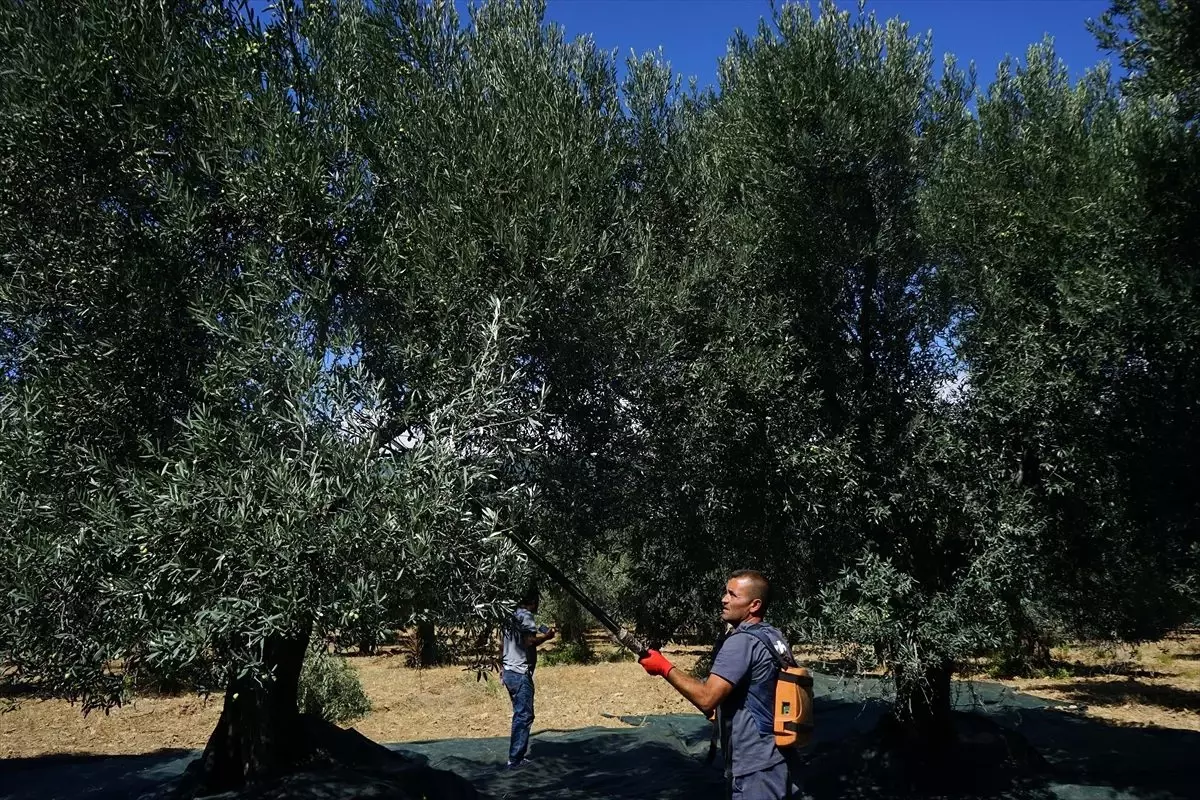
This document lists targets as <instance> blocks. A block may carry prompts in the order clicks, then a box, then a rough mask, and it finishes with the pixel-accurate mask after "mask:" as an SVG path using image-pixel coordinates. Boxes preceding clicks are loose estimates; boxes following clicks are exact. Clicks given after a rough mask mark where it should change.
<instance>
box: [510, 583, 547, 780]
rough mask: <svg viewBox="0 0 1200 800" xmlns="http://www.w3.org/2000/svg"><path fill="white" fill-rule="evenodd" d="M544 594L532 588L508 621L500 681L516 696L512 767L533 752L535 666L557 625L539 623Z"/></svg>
mask: <svg viewBox="0 0 1200 800" xmlns="http://www.w3.org/2000/svg"><path fill="white" fill-rule="evenodd" d="M540 601H541V595H540V594H539V593H538V590H537V588H536V587H533V588H530V589H529V590H528V591H527V592H526V593H525V596H524V597H522V598H521V602H520V604H519V605H518V606H517V608H516V610H515V611H514V612H513V614H512V616H511V617H509V618H508V619H507V620H506V621H505V623H504V638H503V648H504V650H503V665H504V668H503V670H501V672H500V681H501V682H502V683H503V684H504V688H505V689H508V696H509V697H510V698H511V699H512V704H513V720H512V736H511V737H510V738H509V742H508V764H507V765H506V766H507V768H508V769H513V768H515V767H519V766H521V764H523V763H524V762H525V761H526V758H525V754H526V753H527V752H529V731H530V730H531V729H532V728H533V670H534V669H535V668H536V667H537V647H538V645H539V644H542V643H544V642H548V641H550V640H551V639H553V638H554V634H555V631H554V629H553V628H547V627H546V626H545V625H542V626H540V627H539V626H538V624H537V622H536V621H535V620H534V618H533V615H534V614H536V613H537V610H538V604H539V602H540Z"/></svg>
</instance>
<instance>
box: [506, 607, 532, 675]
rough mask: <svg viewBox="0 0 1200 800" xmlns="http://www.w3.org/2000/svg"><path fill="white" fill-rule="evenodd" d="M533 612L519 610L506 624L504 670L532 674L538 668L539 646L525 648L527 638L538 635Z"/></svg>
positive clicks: (525, 609) (524, 609) (523, 609)
mask: <svg viewBox="0 0 1200 800" xmlns="http://www.w3.org/2000/svg"><path fill="white" fill-rule="evenodd" d="M537 629H538V628H537V623H536V622H535V621H534V619H533V612H532V611H530V610H529V609H527V608H518V609H517V610H516V611H514V612H513V613H512V616H511V617H509V618H508V619H507V620H506V621H505V623H504V639H503V645H504V653H503V661H504V668H505V669H506V670H508V671H509V672H521V673H526V672H528V673H532V672H533V670H534V667H536V666H537V645H530V646H529V647H526V646H525V637H526V636H529V635H530V634H534V633H537Z"/></svg>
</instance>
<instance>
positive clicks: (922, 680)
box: [893, 660, 956, 750]
mask: <svg viewBox="0 0 1200 800" xmlns="http://www.w3.org/2000/svg"><path fill="white" fill-rule="evenodd" d="M953 674H954V665H953V664H951V663H950V662H949V661H945V660H939V661H937V662H936V663H933V664H927V665H923V666H922V667H921V668H919V669H915V670H910V669H907V668H904V667H897V668H896V669H895V676H896V705H895V709H894V710H893V715H894V716H895V719H896V722H897V723H898V725H899V728H900V731H901V734H902V735H903V736H904V738H905V739H906V740H907V741H908V742H910V743H912V744H915V745H918V746H919V747H921V748H922V749H926V748H927V749H929V750H937V749H942V748H944V747H946V746H947V745H950V744H952V743H953V742H954V741H955V738H956V736H955V731H954V717H953V714H952V713H951V704H950V686H951V684H950V679H951V677H952V676H953Z"/></svg>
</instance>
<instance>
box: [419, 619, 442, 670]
mask: <svg viewBox="0 0 1200 800" xmlns="http://www.w3.org/2000/svg"><path fill="white" fill-rule="evenodd" d="M417 639H418V640H419V642H420V651H419V652H418V654H417V666H419V667H436V666H437V665H438V662H439V661H440V660H441V659H439V658H438V642H437V629H436V628H434V626H433V623H432V622H418V623H417Z"/></svg>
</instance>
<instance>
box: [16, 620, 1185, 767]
mask: <svg viewBox="0 0 1200 800" xmlns="http://www.w3.org/2000/svg"><path fill="white" fill-rule="evenodd" d="M665 652H666V654H667V655H668V657H670V658H671V660H672V661H674V662H675V664H676V665H677V666H680V667H684V668H687V667H690V666H692V665H693V664H694V663H695V662H696V660H697V658H698V657H699V656H700V655H701V654H702V652H703V650H702V649H701V648H695V647H669V648H666V649H665ZM1054 655H1055V658H1056V660H1058V662H1059V663H1060V667H1059V668H1058V670H1057V671H1056V672H1055V673H1054V675H1053V676H1052V677H1048V678H1035V679H1021V680H1010V681H1002V682H1003V683H1005V684H1006V685H1008V686H1011V687H1013V688H1014V689H1017V690H1019V691H1022V692H1028V693H1029V694H1033V695H1037V696H1039V697H1046V698H1050V699H1055V700H1064V701H1068V702H1072V703H1081V704H1084V705H1086V706H1087V713H1088V714H1089V715H1091V716H1094V717H1097V718H1101V719H1104V720H1107V721H1110V722H1112V723H1114V724H1121V725H1138V726H1158V727H1164V728H1183V729H1189V730H1200V630H1190V631H1184V632H1181V633H1179V634H1176V635H1173V636H1170V637H1168V638H1166V639H1163V640H1162V641H1159V642H1155V643H1152V644H1146V645H1142V646H1140V647H1137V648H1130V647H1128V646H1125V647H1119V648H1113V647H1107V648H1106V647H1102V646H1095V645H1080V646H1076V647H1070V648H1062V649H1059V650H1056V651H1055V653H1054ZM350 663H352V664H353V665H354V666H355V667H356V668H357V670H358V672H359V675H360V677H361V679H362V682H363V686H364V688H365V689H366V691H367V694H368V695H369V696H370V698H371V701H372V703H373V704H374V710H372V711H371V713H370V714H368V715H367V716H366V717H364V718H363V719H361V720H358V721H357V722H355V723H353V727H355V728H357V729H358V730H359V731H360V732H362V733H363V734H365V735H366V736H368V737H370V738H372V739H374V740H376V741H380V742H404V741H422V740H428V739H445V738H460V737H492V736H507V735H508V731H509V724H510V718H511V713H512V712H511V706H510V704H509V700H508V695H507V693H506V692H505V690H504V687H503V686H501V685H500V683H499V681H498V680H497V679H496V677H495V675H491V676H489V677H488V679H487V680H485V681H480V680H477V679H476V676H475V674H474V673H473V672H469V671H465V670H464V669H462V668H461V667H456V666H455V667H438V668H434V669H424V670H418V669H410V668H407V667H405V666H403V665H404V659H403V657H402V656H401V655H400V654H399V653H398V652H392V653H385V654H381V655H377V656H368V657H353V658H351V659H350ZM980 677H982V676H980ZM220 710H221V697H220V696H213V697H211V698H208V699H205V698H202V697H199V696H196V695H182V696H176V697H161V696H150V697H141V698H139V699H137V700H136V701H135V702H133V703H130V704H128V705H126V706H124V707H122V708H118V709H114V710H113V711H112V712H111V713H110V714H107V715H105V714H103V713H92V714H89V715H88V716H87V717H84V716H83V715H82V714H81V713H80V711H79V707H78V706H72V705H70V704H69V703H66V702H65V701H59V700H24V701H23V702H21V703H20V705H19V706H18V707H17V708H16V709H15V710H12V711H8V712H6V713H3V714H0V758H28V757H35V756H43V755H50V754H84V753H89V754H105V755H118V754H121V755H128V754H138V753H152V752H155V751H158V750H164V749H175V748H180V749H183V748H189V749H190V748H201V747H203V746H204V743H205V741H206V740H207V738H208V735H209V733H210V732H211V731H212V729H213V727H214V726H215V725H216V722H217V717H218V716H219V715H220ZM693 711H694V709H692V707H691V706H690V705H689V704H688V703H687V702H686V701H685V700H683V699H682V698H680V697H679V696H678V695H677V694H676V693H675V692H674V691H673V690H672V689H671V688H670V687H669V686H667V685H666V683H665V682H664V681H661V680H658V679H655V678H650V677H649V676H647V675H646V674H645V673H643V672H642V670H641V669H640V668H639V667H638V666H637V665H636V664H634V663H631V662H618V663H600V664H593V665H562V666H558V665H546V664H543V665H541V666H539V667H538V671H537V719H536V721H535V723H534V731H535V732H536V731H545V730H569V729H575V728H583V727H588V726H593V725H596V726H612V727H615V726H620V725H622V724H623V723H621V722H620V721H619V720H617V719H616V717H618V716H621V715H640V714H669V713H688V712H693Z"/></svg>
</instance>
